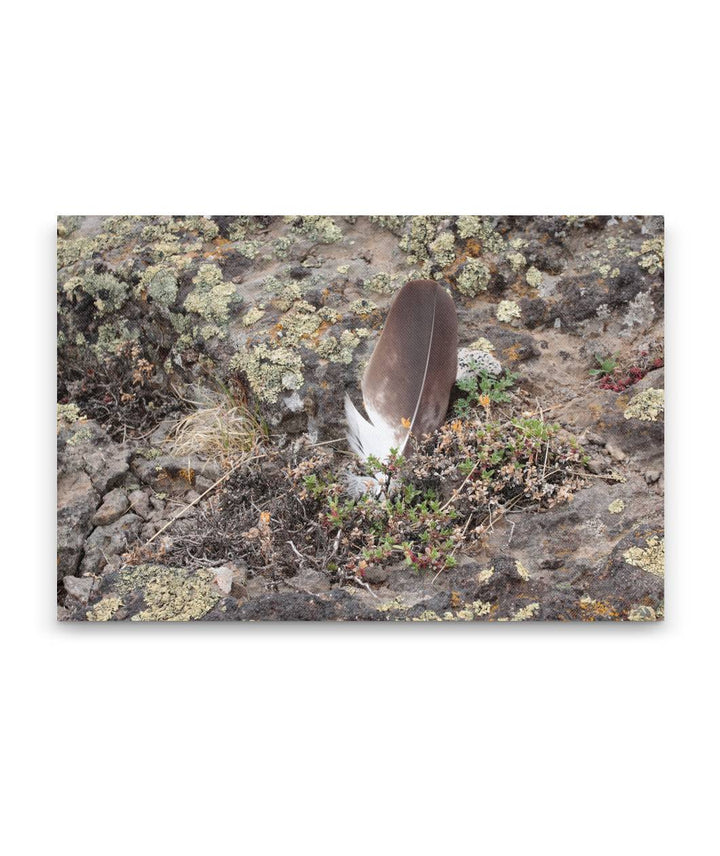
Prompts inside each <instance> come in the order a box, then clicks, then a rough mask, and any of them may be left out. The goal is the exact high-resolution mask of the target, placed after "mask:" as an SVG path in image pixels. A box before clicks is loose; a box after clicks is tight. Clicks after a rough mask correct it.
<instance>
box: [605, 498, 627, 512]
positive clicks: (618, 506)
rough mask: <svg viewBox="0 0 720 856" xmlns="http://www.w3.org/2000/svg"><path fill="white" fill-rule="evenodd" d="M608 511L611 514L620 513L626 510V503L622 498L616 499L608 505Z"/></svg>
mask: <svg viewBox="0 0 720 856" xmlns="http://www.w3.org/2000/svg"><path fill="white" fill-rule="evenodd" d="M608 511H609V512H610V514H620V513H621V512H623V511H625V503H624V502H623V501H622V499H615V500H613V501H612V502H611V503H610V505H608Z"/></svg>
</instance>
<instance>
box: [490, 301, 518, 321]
mask: <svg viewBox="0 0 720 856" xmlns="http://www.w3.org/2000/svg"><path fill="white" fill-rule="evenodd" d="M495 315H496V317H497V319H498V321H506V322H508V323H510V322H511V321H512V320H513V319H515V318H519V317H520V307H519V306H518V305H517V303H515V301H514V300H501V301H500V303H499V304H498V308H497V311H496V313H495Z"/></svg>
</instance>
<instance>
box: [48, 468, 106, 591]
mask: <svg viewBox="0 0 720 856" xmlns="http://www.w3.org/2000/svg"><path fill="white" fill-rule="evenodd" d="M99 501H100V497H99V496H98V493H97V491H96V490H95V488H94V487H93V485H92V482H91V481H90V477H89V476H88V475H87V473H85V472H83V471H82V470H81V471H80V472H75V473H68V474H65V475H61V476H60V477H59V478H58V484H57V577H58V579H62V578H63V577H65V576H73V575H74V574H75V573H76V571H77V569H78V565H79V564H80V557H81V556H82V549H83V543H84V541H85V538H86V537H87V535H88V533H89V532H90V530H91V529H92V523H91V519H92V516H93V514H94V513H95V509H96V508H97V506H98V502H99Z"/></svg>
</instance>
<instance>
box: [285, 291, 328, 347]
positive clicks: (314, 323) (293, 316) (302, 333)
mask: <svg viewBox="0 0 720 856" xmlns="http://www.w3.org/2000/svg"><path fill="white" fill-rule="evenodd" d="M321 323H322V320H321V319H320V318H319V317H318V314H317V312H316V311H315V307H314V306H313V305H312V304H310V303H308V302H307V301H306V300H297V301H295V303H293V306H292V308H291V309H290V310H289V311H288V312H286V313H285V315H284V316H283V318H282V320H281V321H279V322H278V326H279V327H280V328H281V329H282V334H283V344H290V345H297V344H299V343H300V340H301V339H305V338H307V337H309V336H312V334H313V333H315V332H316V331H317V329H318V327H319V326H320V324H321Z"/></svg>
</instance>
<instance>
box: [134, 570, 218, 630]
mask: <svg viewBox="0 0 720 856" xmlns="http://www.w3.org/2000/svg"><path fill="white" fill-rule="evenodd" d="M214 581H215V575H214V574H213V573H212V572H211V571H207V570H199V571H190V570H188V569H186V568H171V567H165V566H164V565H138V566H137V567H134V568H127V569H125V570H123V571H121V572H120V579H119V583H118V589H119V591H120V592H121V593H123V594H129V593H131V592H133V591H135V590H137V589H139V590H140V591H141V592H142V596H143V600H144V601H145V609H143V610H142V611H140V612H139V613H137V614H136V615H133V616H132V619H131V620H132V621H192V620H196V619H199V618H202V617H203V616H204V615H206V614H207V613H208V612H209V611H210V610H211V609H212V608H213V606H215V604H216V603H217V602H218V601H219V600H220V597H221V593H220V591H219V589H218V588H217V587H216V586H215V585H214Z"/></svg>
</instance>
